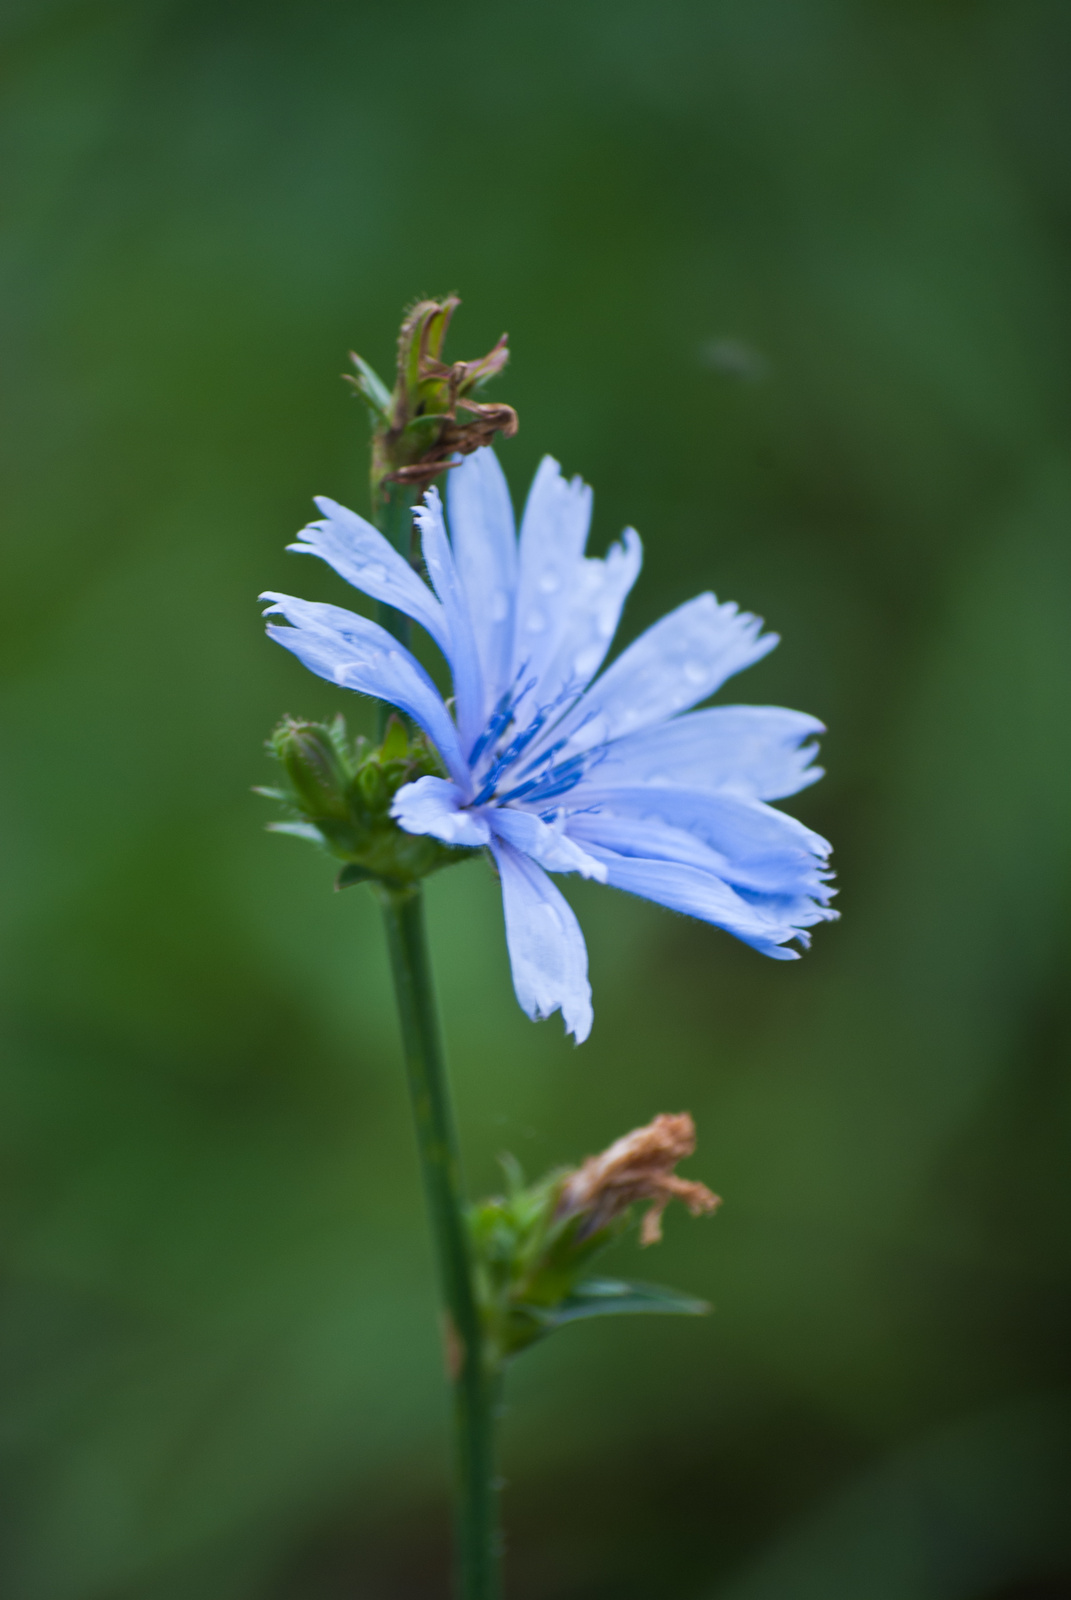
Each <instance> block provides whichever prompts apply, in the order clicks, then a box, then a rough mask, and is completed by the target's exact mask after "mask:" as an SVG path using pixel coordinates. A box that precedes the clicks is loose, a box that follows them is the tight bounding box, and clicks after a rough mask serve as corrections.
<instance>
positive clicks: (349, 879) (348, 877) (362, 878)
mask: <svg viewBox="0 0 1071 1600" xmlns="http://www.w3.org/2000/svg"><path fill="white" fill-rule="evenodd" d="M374 877H375V873H374V872H369V870H368V868H367V867H362V866H358V864H357V862H356V861H351V862H350V863H349V864H348V866H345V867H343V869H342V871H341V872H340V873H339V875H338V877H337V878H336V879H335V888H336V889H349V888H351V887H352V886H353V884H355V883H367V882H368V880H369V878H374Z"/></svg>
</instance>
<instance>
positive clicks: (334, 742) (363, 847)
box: [258, 716, 473, 889]
mask: <svg viewBox="0 0 1071 1600" xmlns="http://www.w3.org/2000/svg"><path fill="white" fill-rule="evenodd" d="M268 749H269V751H270V753H271V754H272V755H273V756H275V758H276V759H277V760H278V761H279V762H281V764H282V767H283V770H284V772H285V773H286V778H287V784H286V787H285V788H283V789H260V790H259V791H258V792H259V793H260V794H263V795H266V796H267V797H268V798H269V799H271V800H278V801H280V802H281V803H282V804H283V805H285V806H286V807H287V809H288V810H289V812H290V813H291V818H292V819H293V820H290V821H287V822H276V823H269V824H268V826H269V828H271V829H272V831H273V832H277V833H296V834H298V835H299V836H300V837H302V838H308V839H312V840H314V841H315V842H316V843H317V844H321V845H323V846H325V847H326V848H327V849H328V850H330V851H331V853H332V854H333V855H335V856H337V857H338V858H339V859H340V860H342V861H344V862H345V863H346V866H345V867H344V868H343V870H342V872H341V873H340V874H339V877H338V880H337V882H336V888H339V889H345V888H348V887H349V886H350V885H351V884H355V883H364V882H367V881H369V880H373V881H375V882H379V883H382V884H385V885H386V886H387V887H388V888H391V889H397V888H399V887H404V886H405V885H407V884H411V883H415V882H416V881H417V880H418V879H420V878H424V877H427V875H428V874H429V873H431V872H437V871H438V870H439V868H440V867H445V866H448V865H450V863H451V862H455V861H462V860H464V859H465V858H466V857H467V856H470V855H472V854H473V852H472V851H471V850H467V849H464V848H459V847H457V846H452V845H446V844H443V843H442V842H441V841H440V840H438V839H434V838H432V837H430V836H429V835H426V834H412V833H406V832H405V831H404V830H403V829H401V828H399V826H398V824H397V823H396V822H395V820H394V818H393V817H392V816H391V814H390V809H391V804H392V802H393V800H394V796H395V795H396V794H397V792H398V790H399V789H400V788H402V787H403V785H404V784H407V783H413V782H415V780H416V779H417V778H423V777H428V776H434V777H438V776H440V775H441V769H440V766H439V762H438V759H437V757H436V755H435V753H434V751H433V750H432V749H431V747H430V745H429V744H428V743H427V741H426V740H425V738H424V737H423V735H422V734H419V733H414V734H411V733H410V732H409V731H408V730H407V728H406V726H405V724H404V723H403V722H402V721H401V719H400V718H399V717H396V716H392V717H391V718H390V721H389V722H388V723H387V726H386V729H385V730H384V736H383V741H382V743H381V744H380V746H379V747H378V748H376V749H373V748H370V747H369V745H368V743H367V741H365V740H363V739H359V740H358V741H357V743H356V745H350V743H349V742H348V739H347V735H346V724H345V722H344V721H343V719H342V718H341V717H336V719H335V721H334V722H332V723H322V722H304V721H301V720H299V719H297V718H295V717H284V719H283V721H282V722H281V723H280V724H279V726H278V727H277V728H276V729H275V731H274V733H273V734H272V736H271V739H270V740H269V742H268Z"/></svg>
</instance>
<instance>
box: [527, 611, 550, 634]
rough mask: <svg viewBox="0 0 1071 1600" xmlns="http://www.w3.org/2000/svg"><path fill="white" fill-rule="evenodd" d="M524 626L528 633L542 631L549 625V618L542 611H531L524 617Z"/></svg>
mask: <svg viewBox="0 0 1071 1600" xmlns="http://www.w3.org/2000/svg"><path fill="white" fill-rule="evenodd" d="M524 626H525V631H526V632H528V633H542V632H543V630H544V629H545V628H546V626H547V619H546V617H545V616H544V615H543V613H542V611H529V613H528V615H527V616H526V617H525V619H524Z"/></svg>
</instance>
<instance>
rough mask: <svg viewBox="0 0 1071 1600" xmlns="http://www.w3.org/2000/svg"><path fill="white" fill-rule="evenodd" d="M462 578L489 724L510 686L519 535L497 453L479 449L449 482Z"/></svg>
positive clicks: (449, 502)
mask: <svg viewBox="0 0 1071 1600" xmlns="http://www.w3.org/2000/svg"><path fill="white" fill-rule="evenodd" d="M446 508H447V512H448V514H449V522H450V538H451V542H452V544H453V548H454V560H455V561H456V563H457V571H458V576H459V577H460V579H461V584H462V587H463V588H464V591H465V597H466V600H467V602H468V611H469V617H470V619H471V622H472V631H473V634H474V636H475V639H476V649H477V651H478V652H479V657H480V666H481V669H482V673H483V681H484V686H485V691H486V696H487V698H486V700H485V702H484V705H483V708H482V720H483V721H484V722H486V721H487V718H488V717H489V716H490V715H491V712H492V710H493V708H494V706H495V705H496V703H497V702H498V701H499V700H500V699H501V697H502V695H503V694H505V692H506V690H507V689H508V687H509V684H510V681H511V679H510V659H511V656H512V653H513V601H514V594H515V592H516V588H517V534H516V530H515V529H514V526H513V507H512V505H511V504H510V498H509V489H508V488H507V486H506V479H505V477H504V475H503V472H502V468H501V467H500V466H499V464H498V459H497V457H496V456H495V453H494V451H493V450H492V449H490V448H487V449H483V450H474V451H473V453H472V454H471V455H469V456H465V457H464V459H463V460H462V462H461V464H460V466H457V467H454V468H453V470H452V471H451V472H450V473H448V475H447V479H446Z"/></svg>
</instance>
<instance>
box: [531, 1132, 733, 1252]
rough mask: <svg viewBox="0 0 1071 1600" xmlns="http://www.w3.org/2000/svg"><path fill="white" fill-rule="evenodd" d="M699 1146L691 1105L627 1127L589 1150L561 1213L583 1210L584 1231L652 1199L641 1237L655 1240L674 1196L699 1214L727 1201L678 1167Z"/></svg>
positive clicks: (569, 1181) (565, 1189) (571, 1179)
mask: <svg viewBox="0 0 1071 1600" xmlns="http://www.w3.org/2000/svg"><path fill="white" fill-rule="evenodd" d="M694 1150H695V1123H694V1122H693V1121H692V1119H691V1117H690V1116H689V1114H688V1113H687V1111H681V1112H679V1113H677V1114H676V1115H673V1114H671V1113H668V1112H664V1113H663V1114H662V1115H661V1116H658V1117H655V1119H654V1121H653V1122H649V1123H648V1124H647V1126H646V1127H644V1128H634V1129H633V1131H632V1132H631V1133H626V1134H625V1135H624V1137H623V1138H620V1139H618V1140H616V1141H615V1142H614V1143H613V1144H612V1145H611V1146H610V1147H609V1149H608V1150H604V1151H603V1152H602V1153H601V1155H597V1156H589V1157H588V1159H587V1160H586V1161H585V1162H584V1164H583V1166H581V1167H578V1168H577V1169H576V1171H575V1172H572V1173H570V1174H569V1176H568V1177H567V1178H566V1180H565V1183H564V1184H563V1186H562V1192H561V1197H560V1199H559V1201H558V1216H559V1217H567V1216H583V1217H584V1219H585V1220H584V1223H583V1226H582V1229H581V1234H582V1236H583V1235H587V1234H591V1233H595V1232H596V1231H597V1230H598V1229H599V1228H605V1227H606V1226H607V1225H608V1224H609V1223H611V1222H613V1220H614V1218H615V1217H619V1216H620V1215H621V1213H622V1212H623V1211H625V1210H627V1209H628V1207H629V1206H630V1205H632V1204H633V1203H634V1202H635V1201H637V1200H650V1201H651V1208H650V1210H649V1211H648V1212H647V1214H646V1215H645V1217H644V1219H643V1224H642V1226H641V1228H640V1243H641V1244H642V1245H647V1244H655V1243H657V1241H658V1240H659V1239H660V1238H661V1237H662V1213H663V1211H664V1210H665V1209H666V1207H667V1206H668V1205H669V1202H670V1201H671V1200H680V1201H682V1202H683V1203H684V1204H685V1205H686V1206H687V1207H688V1210H689V1211H690V1212H691V1213H692V1216H693V1217H698V1216H700V1215H701V1214H702V1213H703V1212H706V1211H714V1210H715V1209H716V1208H717V1207H718V1206H719V1205H720V1204H721V1200H720V1199H719V1197H718V1196H717V1195H716V1194H712V1193H711V1191H710V1190H709V1189H708V1188H707V1187H706V1185H705V1184H702V1183H695V1182H692V1181H690V1180H689V1179H687V1178H679V1177H678V1176H677V1175H676V1173H675V1172H674V1171H673V1168H674V1167H675V1166H676V1164H677V1162H678V1161H683V1159H684V1158H685V1156H690V1155H691V1154H692V1152H693V1151H694Z"/></svg>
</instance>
